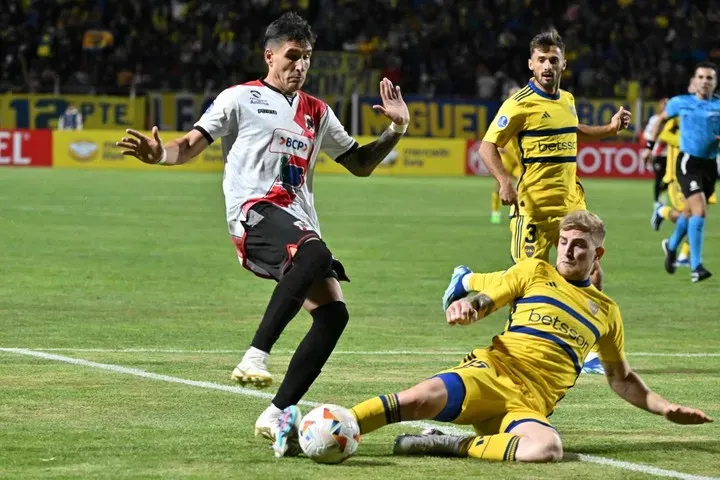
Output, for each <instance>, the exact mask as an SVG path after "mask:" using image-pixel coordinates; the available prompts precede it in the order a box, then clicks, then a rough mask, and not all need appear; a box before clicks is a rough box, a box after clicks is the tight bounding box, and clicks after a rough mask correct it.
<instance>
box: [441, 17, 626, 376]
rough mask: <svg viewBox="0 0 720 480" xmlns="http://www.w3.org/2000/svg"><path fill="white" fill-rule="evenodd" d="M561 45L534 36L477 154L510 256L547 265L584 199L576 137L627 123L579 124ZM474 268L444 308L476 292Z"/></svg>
mask: <svg viewBox="0 0 720 480" xmlns="http://www.w3.org/2000/svg"><path fill="white" fill-rule="evenodd" d="M565 67H566V61H565V44H564V42H563V40H562V37H560V35H559V34H558V33H557V31H555V30H552V31H549V32H544V33H541V34H539V35H536V36H535V37H534V38H533V39H532V41H531V42H530V59H529V60H528V68H529V69H530V70H531V71H532V72H533V78H531V79H530V81H529V82H528V84H527V86H526V87H524V88H523V89H521V90H520V91H519V92H518V93H516V94H515V95H514V96H512V97H511V98H509V99H507V100H506V101H505V102H504V103H503V104H502V106H501V107H500V110H499V111H498V113H497V115H496V117H495V119H494V120H493V122H492V124H491V125H490V127H489V128H488V131H487V133H486V134H485V138H484V139H483V142H482V144H481V146H480V156H481V158H482V159H483V161H484V162H485V164H486V165H487V167H488V170H489V171H490V173H491V174H492V175H493V176H494V177H495V179H496V180H497V181H498V183H499V184H500V200H501V201H502V203H503V204H504V205H512V206H513V212H514V213H513V218H512V220H511V223H510V230H511V233H512V236H511V242H510V255H511V257H512V259H513V262H515V263H517V262H520V261H523V260H526V259H529V258H538V259H542V260H545V261H549V259H550V250H551V249H552V248H553V247H555V246H557V243H558V239H559V230H558V226H559V224H560V220H561V219H562V217H563V216H565V215H566V214H568V213H569V212H572V211H574V210H584V209H585V208H586V206H585V194H584V191H583V188H582V185H581V184H580V182H579V180H578V177H577V164H576V160H577V159H576V156H577V143H578V139H580V140H586V141H594V140H600V139H602V138H605V137H609V136H613V135H617V134H618V132H620V131H621V130H622V129H623V128H626V127H627V126H628V125H629V124H630V118H631V114H630V112H629V111H627V110H625V109H624V108H623V107H620V109H619V110H618V111H617V113H616V114H615V115H614V116H613V117H612V119H611V121H610V123H609V124H607V125H603V126H599V127H593V126H587V125H582V124H580V123H579V122H578V118H577V112H576V111H575V97H573V95H572V94H571V93H570V92H568V91H566V90H562V89H561V88H560V79H561V76H562V72H563V70H565ZM511 141H517V144H518V147H519V150H520V158H521V161H522V165H523V173H522V175H521V176H520V180H519V181H518V182H517V187H516V186H515V185H514V184H513V181H512V178H511V177H510V175H509V174H508V173H507V172H506V171H505V169H504V168H503V166H502V160H501V158H500V155H499V153H498V151H499V149H500V148H502V147H504V146H506V145H507V144H508V143H510V142H511ZM592 278H593V283H594V284H595V286H597V287H598V288H601V287H602V269H601V268H600V264H599V262H596V263H595V268H594V272H593V277H592ZM472 283H473V275H472V271H471V270H470V269H469V268H468V267H466V266H464V265H461V266H458V267H456V268H455V270H454V271H453V274H452V277H451V280H450V285H449V286H448V287H447V289H446V291H445V294H444V296H443V308H444V309H447V308H448V306H449V305H450V304H451V303H452V302H453V301H454V300H457V299H458V298H462V297H464V296H465V295H467V294H468V293H469V292H470V291H477V290H476V288H473V285H472ZM590 355H591V358H589V359H588V360H587V361H586V370H585V371H586V372H587V373H602V366H601V364H600V361H599V360H598V358H597V353H594V352H591V354H590Z"/></svg>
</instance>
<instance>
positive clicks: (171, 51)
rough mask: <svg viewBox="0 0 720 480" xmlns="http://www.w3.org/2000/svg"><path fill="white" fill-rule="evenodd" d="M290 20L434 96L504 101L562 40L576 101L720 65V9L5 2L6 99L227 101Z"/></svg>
mask: <svg viewBox="0 0 720 480" xmlns="http://www.w3.org/2000/svg"><path fill="white" fill-rule="evenodd" d="M289 9H292V10H295V11H297V12H298V13H300V14H302V15H303V16H305V17H306V18H307V19H308V20H309V21H310V22H311V25H312V26H313V28H314V29H315V31H316V33H317V34H318V40H317V44H316V46H315V48H316V50H335V51H353V52H359V53H360V54H362V55H363V56H364V57H365V58H366V60H367V62H368V65H369V66H370V67H372V68H376V69H379V70H381V71H383V74H384V75H386V76H388V77H389V78H391V79H392V80H393V81H394V82H396V83H398V84H400V85H401V86H402V87H403V91H404V92H406V93H417V94H421V95H428V96H432V95H434V96H462V97H470V98H471V97H481V98H499V97H501V96H503V94H504V93H505V90H506V89H507V88H508V87H509V86H511V85H512V84H524V83H525V82H526V81H527V79H528V77H529V72H528V70H527V58H528V42H529V40H530V38H531V37H532V36H533V35H534V34H535V33H538V32H540V31H541V30H544V29H548V28H550V27H555V28H557V29H558V31H559V32H560V33H561V34H562V35H563V37H564V39H565V42H566V45H567V49H566V57H567V60H568V67H567V70H566V72H565V78H564V80H563V87H564V88H567V89H569V90H571V91H572V92H574V93H575V95H576V96H591V97H612V96H618V97H623V96H624V95H625V94H626V91H627V88H628V85H630V84H632V83H633V82H634V83H635V84H639V85H641V86H642V87H643V92H644V96H645V97H646V98H653V97H659V96H662V95H668V94H675V93H679V92H681V91H682V90H683V89H684V88H685V86H686V85H687V78H688V76H689V75H690V74H691V72H692V66H693V65H694V64H695V63H697V62H699V61H702V60H715V61H717V60H719V59H720V1H718V0H709V1H700V0H694V1H691V0H212V1H207V0H205V1H199V0H0V62H2V65H1V66H0V92H7V91H13V92H53V91H57V90H59V91H60V92H62V93H97V94H103V93H106V94H127V93H128V92H129V91H130V88H131V86H133V85H134V88H135V89H137V90H138V91H140V92H143V91H148V90H163V91H171V90H186V91H193V92H202V91H217V90H218V89H221V88H223V87H224V86H226V85H231V84H235V83H240V82H243V81H246V80H249V79H254V78H258V77H259V76H260V75H262V71H259V69H260V68H262V63H258V61H257V59H258V57H259V56H260V51H261V50H260V49H261V48H262V38H263V32H264V28H265V26H266V25H267V24H268V23H269V22H271V21H272V20H273V19H274V18H276V17H277V16H278V15H279V14H281V13H282V12H283V11H285V10H289Z"/></svg>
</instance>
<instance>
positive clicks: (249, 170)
mask: <svg viewBox="0 0 720 480" xmlns="http://www.w3.org/2000/svg"><path fill="white" fill-rule="evenodd" d="M195 129H197V130H199V131H200V132H202V134H203V135H204V136H205V137H206V139H207V140H208V142H212V141H214V140H217V139H218V138H222V152H223V157H224V160H225V173H224V177H223V191H224V193H225V207H226V211H227V221H228V228H229V230H230V234H231V235H233V236H236V237H242V235H243V233H244V229H243V226H242V224H241V223H240V222H241V221H244V220H245V219H246V214H247V211H248V210H249V209H250V207H252V206H253V205H254V204H256V203H258V202H270V203H273V204H274V205H277V206H278V207H280V208H282V209H284V210H286V211H287V212H288V213H290V214H291V215H293V216H294V217H296V218H297V219H298V220H301V221H302V222H304V223H305V224H306V225H307V227H309V228H310V229H312V230H314V231H315V232H317V233H318V235H320V225H319V222H318V218H317V213H316V212H315V204H314V200H313V185H312V182H313V169H314V167H315V160H316V159H317V156H318V153H319V152H320V150H323V151H324V152H325V153H326V154H327V155H328V156H330V158H332V159H333V160H334V159H336V158H337V157H339V156H340V155H342V154H343V153H346V152H348V151H350V150H351V149H353V148H356V146H357V143H356V142H355V140H354V139H353V138H352V137H351V136H350V135H348V133H347V132H346V131H345V127H343V125H342V124H341V123H340V121H339V120H338V119H337V117H336V116H335V113H334V112H333V111H332V109H331V108H330V107H329V106H328V105H327V104H326V103H325V102H323V101H322V100H319V99H317V98H315V97H313V96H311V95H308V94H306V93H304V92H301V91H298V92H297V93H296V94H295V95H293V96H287V95H285V94H283V93H282V92H281V91H280V90H278V89H276V88H275V87H273V86H272V85H269V84H268V83H266V82H264V81H262V80H256V81H253V82H249V83H245V84H242V85H236V86H234V87H230V88H227V89H226V90H224V91H223V92H222V93H220V94H219V95H218V96H217V98H215V101H214V102H213V103H212V104H211V105H210V107H208V109H207V111H206V112H205V113H204V114H203V116H202V117H201V118H200V120H199V121H198V122H197V123H196V124H195Z"/></svg>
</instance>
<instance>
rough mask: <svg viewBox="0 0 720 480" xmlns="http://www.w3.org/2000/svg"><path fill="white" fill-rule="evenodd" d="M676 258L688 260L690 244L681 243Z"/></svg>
mask: <svg viewBox="0 0 720 480" xmlns="http://www.w3.org/2000/svg"><path fill="white" fill-rule="evenodd" d="M678 258H690V244H689V243H688V242H683V243H682V245H680V252H679V253H678Z"/></svg>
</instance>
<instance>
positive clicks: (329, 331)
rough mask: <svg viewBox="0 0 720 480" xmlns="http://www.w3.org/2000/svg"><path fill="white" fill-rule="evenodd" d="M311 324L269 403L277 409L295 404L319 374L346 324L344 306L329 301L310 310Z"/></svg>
mask: <svg viewBox="0 0 720 480" xmlns="http://www.w3.org/2000/svg"><path fill="white" fill-rule="evenodd" d="M311 315H312V317H313V324H312V326H311V327H310V331H308V333H307V334H306V335H305V338H303V340H302V342H300V345H298V347H297V350H295V354H294V355H293V357H292V359H291V360H290V365H289V366H288V370H287V374H286V375H285V378H284V379H283V382H282V384H280V388H279V389H278V392H277V394H276V395H275V398H274V399H273V401H272V403H273V405H275V406H276V407H278V408H282V409H284V408H287V407H289V406H290V405H296V404H297V403H298V402H299V401H300V399H301V398H302V397H303V395H305V393H307V391H308V389H309V388H310V386H311V385H312V384H313V382H314V381H315V379H316V378H317V377H318V375H320V372H321V371H322V368H323V366H324V365H325V362H327V359H328V358H330V354H331V353H332V351H333V350H334V349H335V345H336V344H337V342H338V340H339V339H340V336H341V335H342V333H343V330H344V329H345V325H347V322H348V319H349V315H348V311H347V308H346V307H345V303H343V302H331V303H326V304H325V305H322V306H320V307H318V308H316V309H315V310H313V311H312V314H311Z"/></svg>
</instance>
